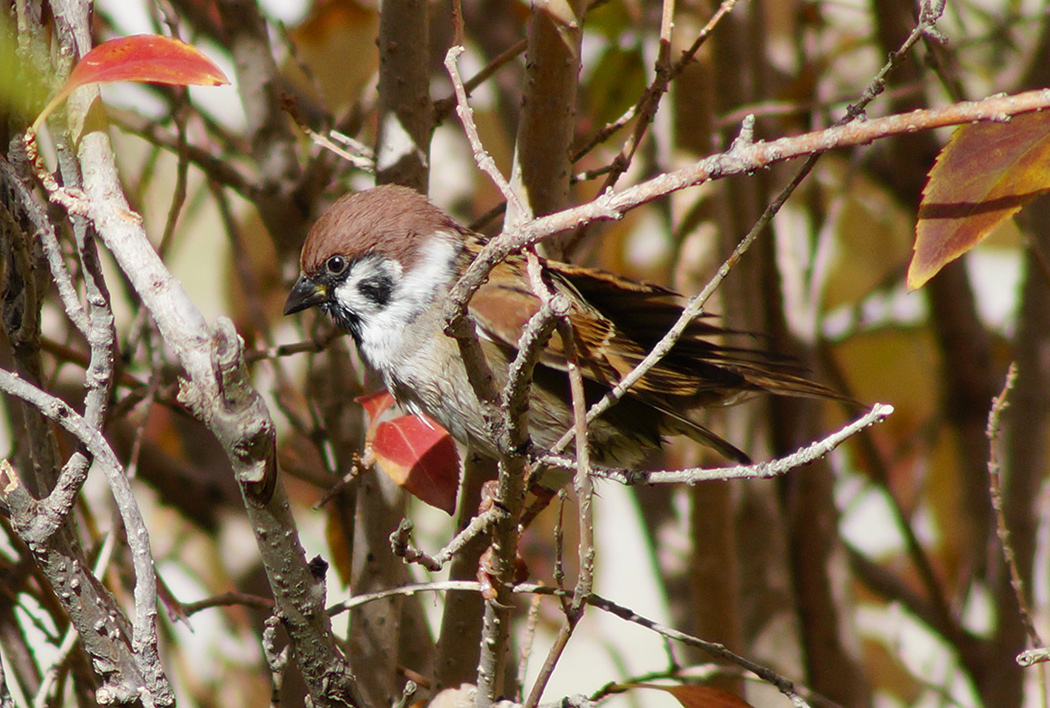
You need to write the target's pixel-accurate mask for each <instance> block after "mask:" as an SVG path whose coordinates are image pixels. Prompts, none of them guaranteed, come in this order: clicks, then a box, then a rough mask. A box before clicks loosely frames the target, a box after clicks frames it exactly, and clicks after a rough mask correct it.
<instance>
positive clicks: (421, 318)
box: [284, 185, 840, 468]
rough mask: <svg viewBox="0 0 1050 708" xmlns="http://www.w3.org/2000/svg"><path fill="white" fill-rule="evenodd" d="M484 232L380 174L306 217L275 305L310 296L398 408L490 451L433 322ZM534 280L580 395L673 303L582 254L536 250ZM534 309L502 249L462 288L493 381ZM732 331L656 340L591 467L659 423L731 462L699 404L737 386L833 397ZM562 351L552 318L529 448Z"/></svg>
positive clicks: (562, 384)
mask: <svg viewBox="0 0 1050 708" xmlns="http://www.w3.org/2000/svg"><path fill="white" fill-rule="evenodd" d="M485 243H486V239H485V238H484V237H482V236H481V235H479V234H477V233H475V232H473V231H471V230H470V229H467V228H466V227H464V226H461V225H460V224H459V223H457V222H456V221H455V220H454V219H453V218H452V217H451V216H450V215H449V214H447V213H446V212H445V211H443V210H442V209H440V208H439V207H437V206H435V205H434V204H433V203H432V202H430V201H429V200H428V198H427V197H426V196H424V195H423V194H421V193H419V192H417V191H415V190H413V189H411V188H408V187H402V186H395V185H382V186H378V187H374V188H371V189H367V190H363V191H359V192H354V193H350V194H347V195H344V196H343V197H341V198H340V199H338V200H337V201H335V202H334V203H333V204H332V206H330V207H329V208H328V209H327V211H325V212H324V213H323V214H322V215H321V216H320V217H319V218H318V219H317V221H316V222H315V223H314V225H313V226H312V227H311V229H310V230H309V232H308V234H307V237H306V240H305V242H304V244H303V248H302V252H301V256H300V272H299V276H298V279H297V280H296V282H295V284H294V285H293V286H292V289H291V291H290V293H289V295H288V298H287V301H286V303H285V306H284V314H285V315H291V314H293V313H297V312H301V311H303V310H306V309H308V308H312V307H317V308H319V309H320V310H322V311H323V312H325V313H326V314H327V315H328V316H329V317H330V318H331V319H332V320H333V321H334V322H335V324H336V325H337V326H338V327H340V328H341V329H343V330H346V331H348V332H349V333H350V335H351V336H352V337H353V339H354V341H355V343H356V345H357V348H358V351H359V352H360V354H361V355H362V357H363V358H364V360H365V361H366V362H367V363H368V364H369V365H371V366H372V367H373V368H374V369H376V370H377V371H378V372H379V373H380V375H381V376H382V378H383V380H384V382H385V384H386V387H387V389H388V391H389V392H390V393H391V394H392V395H393V397H394V399H395V400H396V401H397V402H398V403H399V404H400V406H401V407H402V408H403V409H405V410H406V411H408V412H410V413H416V414H425V415H426V416H428V417H429V418H430V419H432V420H434V421H436V422H437V423H439V424H440V425H441V426H443V427H444V428H445V429H446V430H447V431H448V432H449V433H450V434H451V435H452V437H453V438H455V439H456V440H458V441H459V442H460V443H462V444H464V445H467V446H468V447H469V448H471V449H474V450H476V451H478V452H481V453H483V454H487V455H490V456H494V457H497V456H498V455H499V454H500V453H501V450H500V445H499V441H498V440H496V439H495V438H494V433H493V429H492V427H491V426H490V425H488V424H487V422H486V418H485V416H484V414H483V407H482V406H481V404H480V403H479V401H478V398H477V396H476V394H475V392H474V389H473V388H472V386H471V384H470V382H469V380H468V376H467V371H466V367H465V365H464V362H463V359H462V357H461V354H460V348H459V345H458V344H457V342H456V341H455V340H454V339H453V338H452V337H450V336H447V335H446V334H445V333H444V324H445V322H444V315H443V312H444V304H445V301H446V300H447V298H448V296H449V292H450V289H451V288H452V286H453V285H454V284H455V283H456V282H457V280H458V279H459V278H460V276H461V275H463V273H464V272H465V271H466V269H467V267H468V266H469V265H470V264H471V263H472V262H473V260H474V259H475V258H476V257H477V256H478V254H479V253H480V251H481V249H482V248H483V246H484V245H485ZM542 265H543V272H544V274H545V275H544V277H545V282H546V283H547V286H548V288H549V291H550V292H551V293H553V294H558V295H562V296H564V298H565V299H566V300H567V301H568V303H569V306H568V314H567V317H568V320H569V322H570V323H571V325H572V328H573V332H574V341H575V346H576V359H577V363H578V366H579V369H580V371H581V372H582V374H583V377H584V393H585V398H586V399H587V403H588V405H590V404H592V403H593V402H595V401H597V400H598V399H600V398H601V397H602V396H603V395H604V394H605V393H606V392H607V391H609V390H610V389H611V388H612V387H613V386H615V385H616V384H617V383H618V382H619V381H620V380H621V379H622V378H623V377H624V376H625V375H626V374H627V373H628V372H629V371H631V370H632V369H633V368H634V367H635V366H636V365H637V364H638V363H639V362H640V361H642V359H643V358H644V357H645V356H646V355H647V354H648V353H649V351H650V350H651V348H652V347H653V346H654V345H655V344H656V343H657V342H658V341H659V340H660V338H661V337H662V336H663V335H664V334H665V333H666V332H667V330H668V329H669V328H670V327H671V326H672V325H673V324H674V323H675V322H676V321H677V320H678V318H679V316H680V315H681V313H682V303H681V297H680V296H679V295H678V294H677V293H675V292H674V291H672V290H669V289H667V288H664V287H662V286H659V285H654V284H650V283H646V282H641V281H636V280H632V279H629V278H626V277H622V276H619V275H616V274H613V273H610V272H606V271H603V270H599V269H596V268H591V267H584V266H580V265H573V264H570V263H562V262H558V261H555V260H546V259H544V260H543V261H542ZM540 307H541V299H540V298H539V296H537V295H536V293H535V292H534V291H533V287H532V285H531V281H530V279H529V274H528V272H527V261H526V257H525V256H523V255H522V254H520V253H518V254H512V255H510V256H509V257H508V258H506V259H505V260H503V261H502V262H500V263H499V264H498V265H496V267H495V268H494V269H493V270H492V271H491V273H490V274H489V276H488V280H487V281H486V282H485V283H484V284H483V285H482V286H481V287H480V288H479V289H478V290H477V291H476V293H475V294H474V296H473V298H472V299H471V300H470V302H469V306H468V314H469V316H470V318H471V319H472V320H473V323H474V326H475V328H476V331H477V334H478V339H479V341H480V345H481V350H482V352H483V354H484V356H485V360H486V362H487V364H488V366H489V369H490V370H491V373H492V376H493V380H494V381H493V383H494V384H495V386H496V387H497V390H502V387H503V386H505V385H506V382H507V380H508V368H509V366H510V364H511V362H512V361H513V360H514V358H515V356H516V355H517V353H518V343H519V338H520V336H521V333H522V331H523V329H524V328H525V326H526V325H527V323H528V322H529V320H530V318H531V317H533V316H534V315H535V314H536V313H537V312H538V311H539V309H540ZM739 334H740V333H737V332H732V331H730V330H727V329H723V328H721V327H720V326H718V325H716V324H714V323H713V322H711V317H709V316H701V317H698V318H696V319H694V320H693V321H691V322H690V324H689V325H688V327H687V328H686V329H685V332H684V334H683V335H682V337H681V338H680V339H679V341H678V342H677V343H676V344H675V346H674V347H673V348H672V349H671V350H670V352H669V353H668V354H667V355H666V356H665V357H664V358H663V359H662V360H661V361H660V362H659V363H658V364H657V365H656V366H654V367H653V368H652V369H650V370H649V371H648V373H646V374H645V375H644V376H643V377H642V378H641V379H640V380H639V381H638V382H637V383H636V384H635V385H634V386H633V387H632V388H630V389H629V390H628V392H627V393H626V394H625V395H624V396H623V398H622V399H621V400H620V401H619V402H618V403H617V404H616V405H614V406H612V407H611V408H610V409H608V410H607V411H606V412H605V413H604V414H602V415H601V416H600V417H599V418H597V419H596V420H594V421H593V422H592V423H591V424H590V425H589V427H588V431H587V434H588V438H587V439H588V453H589V455H590V459H591V461H592V462H594V463H596V464H600V465H607V466H615V467H621V468H631V467H635V466H637V465H639V464H641V463H642V462H643V461H644V459H645V457H646V456H647V455H648V454H649V453H650V452H651V451H653V450H655V449H656V448H659V447H660V446H661V444H662V442H663V440H664V438H665V437H667V436H672V435H685V436H687V437H689V438H692V439H694V440H696V441H698V442H700V443H702V444H704V445H706V446H708V447H710V448H713V449H714V450H716V451H717V452H718V453H719V454H721V455H722V456H723V457H724V458H727V459H728V460H730V461H733V462H740V463H747V462H748V461H749V458H748V456H747V455H746V454H745V453H744V452H743V451H742V450H740V449H739V448H737V447H736V446H735V445H733V444H732V443H730V442H729V441H727V440H725V439H723V438H722V437H720V436H719V435H717V434H715V433H714V432H713V431H711V430H710V429H708V428H707V427H706V426H705V425H704V424H703V421H702V416H703V411H704V409H707V408H710V407H714V406H722V405H728V404H731V403H734V402H737V401H739V400H742V399H744V398H747V397H749V396H751V395H754V394H758V393H762V392H766V393H772V394H775V395H786V396H803V397H832V398H838V397H840V396H838V395H837V394H835V393H834V392H833V391H831V390H830V389H828V388H826V387H825V386H823V385H821V384H819V383H816V382H813V381H810V380H809V379H807V378H806V377H805V376H804V375H803V373H802V370H801V368H800V367H799V366H798V365H797V364H796V363H795V362H794V361H793V360H791V359H789V358H787V357H783V356H778V355H776V354H773V353H770V352H768V351H765V350H763V349H762V348H758V347H749V346H740V345H730V344H728V343H726V342H727V340H729V339H733V338H734V336H735V335H739ZM567 371H568V360H567V357H566V354H565V348H564V345H563V343H562V341H561V338H560V336H559V334H558V333H557V331H555V333H554V334H553V335H552V336H551V338H550V339H549V340H548V341H547V342H546V344H545V346H544V347H543V350H542V352H541V354H540V357H539V363H538V364H537V366H536V369H535V372H534V380H533V384H532V388H531V390H530V394H529V409H528V414H527V415H528V431H529V436H530V439H531V443H532V446H533V448H534V449H535V450H538V451H547V450H550V449H551V447H552V446H553V445H554V444H555V442H556V441H557V440H558V439H559V438H561V437H562V435H563V434H564V433H565V431H566V430H568V429H569V428H570V427H571V426H572V422H573V415H572V405H571V403H572V402H571V392H570V384H569V378H568V373H567Z"/></svg>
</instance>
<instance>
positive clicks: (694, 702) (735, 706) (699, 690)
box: [624, 683, 754, 708]
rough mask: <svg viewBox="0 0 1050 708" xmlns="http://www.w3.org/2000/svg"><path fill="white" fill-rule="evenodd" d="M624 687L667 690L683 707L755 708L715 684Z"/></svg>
mask: <svg viewBox="0 0 1050 708" xmlns="http://www.w3.org/2000/svg"><path fill="white" fill-rule="evenodd" d="M624 687H625V688H655V689H657V690H658V691H666V692H667V693H670V694H671V695H672V696H674V697H675V698H676V699H678V702H679V703H681V704H682V708H754V706H752V705H751V704H750V703H748V702H747V701H745V700H744V699H743V698H740V697H739V696H737V695H736V694H733V693H730V692H729V691H724V690H722V689H721V688H715V687H713V686H699V685H696V684H679V685H677V686H661V685H659V684H655V683H629V684H625V685H624Z"/></svg>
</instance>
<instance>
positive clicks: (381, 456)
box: [372, 415, 459, 515]
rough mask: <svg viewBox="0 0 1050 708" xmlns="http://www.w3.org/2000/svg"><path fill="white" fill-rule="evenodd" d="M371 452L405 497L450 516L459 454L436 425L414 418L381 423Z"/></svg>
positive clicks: (404, 417)
mask: <svg viewBox="0 0 1050 708" xmlns="http://www.w3.org/2000/svg"><path fill="white" fill-rule="evenodd" d="M372 451H373V452H374V453H375V456H376V461H377V462H378V463H379V465H380V466H381V467H382V468H383V471H384V472H386V473H387V474H388V475H390V477H391V479H393V480H394V481H395V482H397V484H398V485H400V486H401V487H403V488H404V489H405V491H407V492H408V493H409V494H412V495H413V496H415V497H416V498H417V499H419V500H420V501H422V502H424V503H426V504H430V505H431V506H434V507H437V508H438V509H441V510H443V511H445V512H447V513H448V514H450V515H451V514H453V513H454V512H455V511H456V492H457V490H458V488H459V455H458V453H457V452H456V444H455V442H453V441H452V437H451V436H450V435H449V434H448V432H446V431H445V429H444V428H442V427H441V426H440V425H438V424H437V423H435V422H433V421H431V420H429V419H427V420H424V419H422V418H421V417H419V416H415V415H405V416H401V417H400V418H395V419H394V420H389V421H385V422H382V423H380V424H379V425H378V426H376V429H375V437H374V438H373V440H372Z"/></svg>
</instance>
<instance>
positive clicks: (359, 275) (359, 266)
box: [333, 256, 401, 322]
mask: <svg viewBox="0 0 1050 708" xmlns="http://www.w3.org/2000/svg"><path fill="white" fill-rule="evenodd" d="M377 275H382V276H385V277H386V278H388V279H389V280H390V281H391V282H393V283H397V282H398V281H399V280H400V279H401V264H400V263H398V262H397V261H392V260H389V259H387V258H380V257H376V256H368V257H365V258H362V259H361V260H359V261H357V262H356V263H355V264H354V265H353V266H351V270H350V272H349V273H348V274H347V276H346V279H345V280H344V281H343V282H342V283H340V284H339V285H338V286H336V288H335V292H334V298H333V299H334V300H336V301H338V302H339V303H340V304H341V305H342V306H343V307H344V308H345V309H347V310H350V311H351V312H353V313H354V314H355V315H356V316H357V317H358V318H360V319H361V320H362V321H363V322H367V321H368V320H370V319H372V318H374V317H376V316H377V314H379V313H380V312H381V311H382V310H383V306H382V305H380V304H378V303H377V302H375V300H373V299H371V298H369V297H367V296H365V295H364V293H362V292H361V287H360V286H361V283H362V282H363V281H365V280H368V279H370V278H375V277H376V276H377ZM396 297H397V295H396V293H395V295H394V298H393V299H396Z"/></svg>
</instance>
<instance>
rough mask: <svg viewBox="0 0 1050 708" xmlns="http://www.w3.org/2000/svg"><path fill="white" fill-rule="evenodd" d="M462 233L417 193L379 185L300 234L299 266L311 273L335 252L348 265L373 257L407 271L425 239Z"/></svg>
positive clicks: (334, 207) (343, 202)
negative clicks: (389, 260) (394, 262)
mask: <svg viewBox="0 0 1050 708" xmlns="http://www.w3.org/2000/svg"><path fill="white" fill-rule="evenodd" d="M463 233H465V230H464V229H463V227H461V226H459V225H458V224H457V223H456V222H455V221H453V219H452V217H450V216H449V215H448V214H446V213H445V212H443V211H442V210H441V209H439V208H437V207H436V206H434V205H433V204H431V203H430V202H429V201H428V200H427V198H426V197H425V196H423V195H422V194H420V193H419V192H416V191H415V190H413V189H409V188H408V187H400V186H396V185H383V186H379V187H375V188H374V189H369V190H366V191H364V192H357V193H356V194H348V195H346V196H344V197H342V198H340V199H339V200H338V201H336V203H335V204H333V205H332V206H331V207H330V208H329V209H328V211H326V212H325V213H324V214H322V215H321V218H319V219H318V220H317V223H315V224H314V225H313V228H311V229H310V233H309V234H307V236H306V243H305V244H304V245H303V252H302V256H301V258H300V266H301V267H302V271H303V273H305V274H307V275H314V274H316V273H318V272H319V271H320V270H321V269H322V268H323V266H324V262H325V260H327V259H328V258H329V257H330V256H333V255H335V254H339V255H342V256H345V257H346V258H347V259H348V260H350V261H351V262H352V261H354V260H357V259H359V258H362V257H364V256H366V255H370V254H375V255H385V256H387V257H388V258H392V259H395V260H397V261H399V262H400V263H401V265H402V266H403V267H404V268H406V269H411V268H412V266H413V265H414V264H415V261H416V259H417V258H418V256H419V245H420V244H421V243H422V242H423V241H424V240H425V239H427V238H430V237H432V236H433V235H434V234H443V235H445V237H446V238H449V237H453V234H463Z"/></svg>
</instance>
